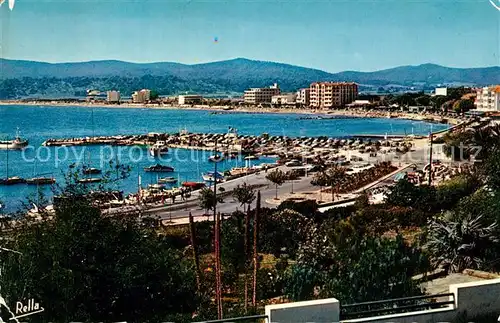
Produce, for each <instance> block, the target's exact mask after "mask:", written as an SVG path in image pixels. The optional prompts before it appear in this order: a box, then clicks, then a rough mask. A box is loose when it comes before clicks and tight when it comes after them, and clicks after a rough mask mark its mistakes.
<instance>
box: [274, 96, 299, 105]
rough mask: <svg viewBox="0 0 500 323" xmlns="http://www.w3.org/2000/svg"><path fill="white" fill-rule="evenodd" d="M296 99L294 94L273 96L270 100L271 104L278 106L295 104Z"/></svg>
mask: <svg viewBox="0 0 500 323" xmlns="http://www.w3.org/2000/svg"><path fill="white" fill-rule="evenodd" d="M296 99H297V94H296V93H288V94H280V95H273V97H272V98H271V103H272V104H280V105H290V104H295V101H296Z"/></svg>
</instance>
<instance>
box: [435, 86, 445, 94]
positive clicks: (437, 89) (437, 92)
mask: <svg viewBox="0 0 500 323" xmlns="http://www.w3.org/2000/svg"><path fill="white" fill-rule="evenodd" d="M434 95H441V96H447V95H448V88H447V87H437V88H436V89H435V90H434Z"/></svg>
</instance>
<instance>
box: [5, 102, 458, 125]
mask: <svg viewBox="0 0 500 323" xmlns="http://www.w3.org/2000/svg"><path fill="white" fill-rule="evenodd" d="M14 105H27V106H42V107H43V106H58V107H87V108H117V109H154V110H203V111H211V112H215V113H219V112H220V113H255V114H261V113H262V114H265V113H272V114H279V113H283V114H305V115H316V116H330V117H352V118H356V117H359V118H397V119H407V120H416V121H427V122H436V123H443V122H444V121H445V123H448V124H450V125H457V124H459V123H461V122H462V121H463V119H462V118H460V117H458V116H454V117H449V116H446V117H444V116H442V115H438V114H433V113H409V112H401V111H391V112H387V111H376V110H375V109H371V110H364V109H359V108H354V109H331V110H330V109H328V110H327V109H316V110H314V109H308V108H292V107H286V106H285V107H280V108H264V107H250V106H235V107H233V106H232V107H229V106H209V105H184V106H181V105H177V104H136V103H120V104H102V103H91V102H77V103H72V102H60V101H20V100H0V106H14Z"/></svg>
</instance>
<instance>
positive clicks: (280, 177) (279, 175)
mask: <svg viewBox="0 0 500 323" xmlns="http://www.w3.org/2000/svg"><path fill="white" fill-rule="evenodd" d="M285 178H286V177H285V173H284V172H283V171H282V170H281V169H275V170H273V171H272V172H270V173H269V174H267V176H266V179H267V180H269V181H271V182H272V183H273V184H274V185H275V186H276V197H275V199H276V200H277V199H278V186H281V185H283V183H284V182H285Z"/></svg>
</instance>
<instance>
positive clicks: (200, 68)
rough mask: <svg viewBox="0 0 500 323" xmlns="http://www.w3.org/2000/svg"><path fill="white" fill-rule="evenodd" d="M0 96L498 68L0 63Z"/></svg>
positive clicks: (229, 86)
mask: <svg viewBox="0 0 500 323" xmlns="http://www.w3.org/2000/svg"><path fill="white" fill-rule="evenodd" d="M0 71H1V73H0V98H3V99H6V98H23V97H64V96H66V97H67V96H82V95H84V94H85V90H86V89H89V88H97V89H100V90H103V91H104V90H109V89H118V90H120V91H122V92H123V93H127V94H128V93H130V92H132V91H134V90H137V89H140V88H151V89H156V90H158V91H159V92H160V94H163V95H171V94H177V93H180V92H193V93H194V92H196V93H241V92H243V91H244V90H245V89H247V88H249V87H261V86H269V85H271V84H272V83H275V82H277V83H279V84H280V86H281V88H282V89H283V90H284V91H294V90H296V89H297V88H301V87H306V86H308V85H309V84H310V83H311V82H314V81H354V82H357V83H360V84H362V85H363V86H364V87H368V88H369V87H370V86H373V87H379V86H387V85H393V86H415V84H417V85H418V86H419V87H423V88H425V87H426V86H427V87H432V86H434V85H437V84H450V83H458V84H474V85H488V84H499V83H500V67H498V66H496V67H486V68H465V69H460V68H449V67H443V66H439V65H434V64H424V65H419V66H401V67H396V68H392V69H387V70H381V71H376V72H355V71H346V72H341V73H328V72H324V71H321V70H317V69H311V68H305V67H300V66H294V65H288V64H281V63H274V62H264V61H254V60H248V59H244V58H237V59H232V60H226V61H220V62H213V63H206V64H194V65H186V64H179V63H171V62H160V63H144V64H138V63H129V62H122V61H115V60H108V61H92V62H81V63H57V64H51V63H43V62H33V61H22V60H7V59H0Z"/></svg>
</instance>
